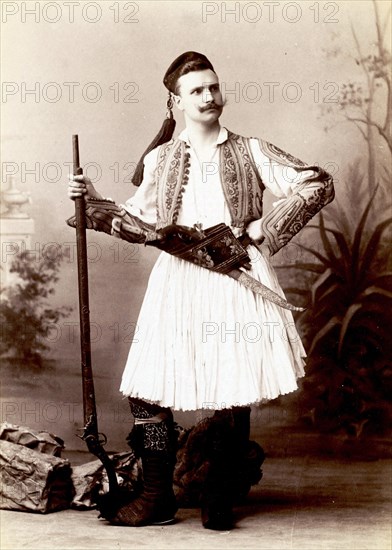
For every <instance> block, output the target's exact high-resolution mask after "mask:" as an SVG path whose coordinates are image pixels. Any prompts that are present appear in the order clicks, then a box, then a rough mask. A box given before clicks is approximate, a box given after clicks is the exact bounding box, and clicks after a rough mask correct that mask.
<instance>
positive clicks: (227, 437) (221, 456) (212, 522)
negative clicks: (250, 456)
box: [201, 411, 234, 531]
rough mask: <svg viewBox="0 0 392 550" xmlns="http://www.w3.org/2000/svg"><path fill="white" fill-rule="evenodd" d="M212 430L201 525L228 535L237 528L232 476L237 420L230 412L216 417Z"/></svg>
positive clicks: (221, 413)
mask: <svg viewBox="0 0 392 550" xmlns="http://www.w3.org/2000/svg"><path fill="white" fill-rule="evenodd" d="M211 426H213V429H211V433H210V441H209V444H208V447H209V451H208V454H209V457H208V462H209V468H208V473H207V476H206V479H205V481H204V485H203V489H202V494H201V521H202V524H203V527H205V528H206V529H212V530H215V531H226V530H230V529H232V527H233V510H232V507H233V491H232V487H231V476H232V472H233V467H234V461H233V458H234V455H233V448H232V443H233V442H232V434H233V419H232V415H231V414H230V411H219V414H217V413H215V416H214V422H213V423H212V424H211Z"/></svg>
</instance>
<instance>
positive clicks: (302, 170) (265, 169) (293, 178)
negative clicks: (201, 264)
mask: <svg viewBox="0 0 392 550" xmlns="http://www.w3.org/2000/svg"><path fill="white" fill-rule="evenodd" d="M250 141H251V149H252V154H253V157H254V161H255V163H256V165H257V167H258V170H259V173H260V176H261V178H262V180H263V183H264V185H265V187H266V188H267V189H269V190H270V191H271V192H272V193H273V195H275V196H276V197H277V198H278V199H279V200H278V201H277V202H275V203H274V204H273V208H272V209H271V211H270V212H268V213H267V214H266V215H265V216H263V217H262V218H260V219H259V220H255V221H253V222H251V223H250V224H249V225H248V228H247V230H248V233H249V234H250V236H251V237H252V238H253V239H255V240H262V239H263V238H265V244H266V245H267V246H268V248H269V250H270V252H271V254H275V253H276V252H278V250H279V249H280V248H282V247H283V246H284V245H285V244H287V243H288V242H289V241H290V240H291V239H292V238H293V237H294V235H296V234H297V233H298V232H299V231H300V230H301V229H302V228H303V227H304V226H305V225H306V224H307V223H308V221H309V220H310V219H311V218H313V216H315V214H317V212H319V211H320V210H321V209H322V208H323V207H324V206H325V205H326V204H328V203H329V202H331V201H332V200H333V198H334V187H333V182H332V176H331V175H330V174H328V173H327V172H326V171H325V170H323V169H322V168H320V167H319V166H311V165H306V164H305V163H303V162H302V161H301V160H299V159H297V158H295V157H293V156H291V155H290V154H288V153H285V152H284V151H282V150H281V149H279V148H278V147H276V146H275V145H272V144H271V143H268V142H266V141H264V140H261V139H251V140H250Z"/></svg>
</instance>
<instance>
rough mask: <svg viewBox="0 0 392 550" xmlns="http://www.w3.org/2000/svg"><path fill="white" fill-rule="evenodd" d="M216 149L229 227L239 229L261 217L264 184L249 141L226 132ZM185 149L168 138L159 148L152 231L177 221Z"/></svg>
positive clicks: (184, 179) (183, 182)
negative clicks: (217, 149) (227, 210)
mask: <svg viewBox="0 0 392 550" xmlns="http://www.w3.org/2000/svg"><path fill="white" fill-rule="evenodd" d="M218 148H219V170H220V178H221V183H222V188H223V193H224V196H225V199H226V202H227V205H228V208H229V211H230V215H231V225H232V227H238V228H241V229H243V228H244V227H245V226H246V225H247V224H248V223H249V222H251V221H252V220H255V219H258V218H261V216H262V208H263V191H264V185H263V182H262V180H261V178H260V175H259V173H258V170H257V167H256V164H255V162H254V160H253V157H252V153H251V149H250V144H249V138H246V137H242V136H239V135H237V134H233V133H232V132H229V134H228V139H227V140H226V141H225V142H224V143H222V144H220V145H218ZM188 149H189V146H188V145H187V144H186V143H185V142H184V141H183V140H180V139H172V140H171V141H169V142H168V143H165V144H163V145H162V146H161V149H160V151H159V154H158V162H157V168H156V171H155V181H156V188H157V225H156V229H161V228H162V227H165V226H167V225H170V224H173V223H176V222H177V218H178V214H179V211H180V208H181V203H182V195H183V193H184V190H185V186H186V184H187V183H188V178H189V168H190V154H189V150H188Z"/></svg>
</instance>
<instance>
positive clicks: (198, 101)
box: [174, 69, 223, 124]
mask: <svg viewBox="0 0 392 550" xmlns="http://www.w3.org/2000/svg"><path fill="white" fill-rule="evenodd" d="M177 88H178V95H177V96H174V100H175V103H176V105H177V107H178V108H179V109H180V110H181V111H184V116H185V118H188V119H190V120H192V121H194V122H204V123H206V124H211V123H213V122H215V121H216V120H218V118H219V117H220V115H221V114H222V110H223V99H222V94H221V92H220V89H219V79H218V77H217V76H216V74H215V73H214V71H211V70H210V69H207V70H205V71H192V72H190V73H187V74H184V75H183V76H181V77H180V78H179V79H178V82H177Z"/></svg>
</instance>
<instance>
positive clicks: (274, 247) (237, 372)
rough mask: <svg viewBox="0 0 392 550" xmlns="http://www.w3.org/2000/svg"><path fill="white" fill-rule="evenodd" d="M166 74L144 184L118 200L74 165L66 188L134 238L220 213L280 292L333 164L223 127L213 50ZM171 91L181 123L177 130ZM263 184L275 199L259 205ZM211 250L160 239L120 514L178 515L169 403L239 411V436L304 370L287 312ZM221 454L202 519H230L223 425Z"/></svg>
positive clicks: (129, 392) (132, 371)
mask: <svg viewBox="0 0 392 550" xmlns="http://www.w3.org/2000/svg"><path fill="white" fill-rule="evenodd" d="M163 82H164V85H165V86H166V88H167V89H168V91H169V102H168V107H169V117H168V119H167V120H166V122H165V123H164V126H163V128H162V130H161V132H160V134H159V135H158V136H157V138H156V139H155V140H154V142H153V143H152V144H151V146H150V147H149V148H148V150H147V151H146V152H145V154H144V155H143V157H142V162H141V163H139V166H138V168H137V170H136V172H135V177H134V183H135V184H136V185H138V186H139V187H138V190H137V192H136V193H135V195H134V196H133V197H132V198H131V199H129V200H128V201H127V202H126V203H125V204H124V205H120V206H117V205H115V204H114V203H111V202H110V201H109V200H106V199H103V197H102V196H101V195H100V194H99V193H98V192H97V191H96V190H95V189H94V187H93V186H92V185H91V182H90V181H89V179H88V178H87V177H84V176H75V177H73V179H72V180H71V182H70V186H69V196H70V197H71V198H72V199H74V198H76V197H78V196H80V195H81V193H84V194H85V196H86V200H87V203H88V208H87V212H90V214H91V216H90V225H91V227H93V228H94V229H97V230H104V231H107V232H109V233H112V234H116V235H117V236H120V237H124V235H125V234H128V236H129V235H130V234H131V235H132V234H133V235H134V241H133V242H140V243H142V242H144V243H147V244H148V241H154V239H158V241H159V239H160V238H162V239H163V241H164V242H169V244H170V238H169V239H167V233H166V237H163V235H165V230H166V228H168V227H170V228H173V227H174V228H176V227H177V226H186V227H187V228H192V227H193V228H196V229H195V231H200V232H201V234H203V233H202V232H203V230H207V229H208V228H211V227H215V226H217V225H218V226H219V224H225V226H229V228H230V229H231V231H232V233H233V234H234V236H235V237H237V238H238V242H239V243H242V246H243V248H244V249H246V253H247V254H248V255H249V259H250V265H249V264H248V265H247V268H248V270H247V273H248V276H249V277H250V278H251V279H252V280H253V281H255V284H257V283H258V282H259V283H263V284H264V285H266V287H269V289H271V292H272V294H274V293H275V295H278V298H279V299H281V300H284V296H283V293H282V290H281V288H280V286H279V283H278V280H277V277H276V274H275V272H274V270H273V268H272V267H271V265H270V261H269V257H270V255H272V254H275V253H276V252H277V251H278V250H279V249H280V248H281V247H283V246H284V245H285V244H286V243H287V242H288V241H289V240H290V239H291V238H292V237H293V236H294V235H295V234H296V233H298V231H299V230H300V229H301V228H302V227H303V226H304V225H305V224H306V223H307V222H308V221H309V220H310V219H311V218H312V217H313V216H314V215H315V214H316V213H317V212H318V211H319V210H320V209H321V208H322V207H324V206H325V205H326V204H328V203H329V202H330V201H331V200H332V199H333V197H334V191H333V184H332V178H331V176H330V175H329V174H327V173H326V172H325V171H323V170H322V169H320V168H318V167H316V166H307V165H305V164H304V163H303V162H301V161H299V160H298V159H296V158H294V157H292V156H291V155H289V154H287V153H285V152H283V151H282V150H281V149H279V148H278V147H275V146H273V145H272V144H270V143H268V142H266V141H264V140H263V139H259V138H245V137H242V136H240V135H237V134H234V133H232V132H230V131H228V130H227V129H226V128H224V127H222V126H221V125H220V123H219V118H220V115H221V113H222V110H223V105H224V101H223V98H222V95H221V92H220V88H219V80H218V76H217V74H216V72H215V70H214V68H213V66H212V64H211V63H210V61H209V60H208V59H207V58H206V57H205V56H204V55H202V54H199V53H197V52H186V53H184V54H182V55H180V56H179V57H178V58H177V59H176V60H175V61H174V62H173V63H172V64H171V65H170V67H169V69H168V70H167V72H166V74H165V76H164V80H163ZM172 102H173V103H174V104H175V105H176V106H177V107H178V109H179V110H180V111H182V112H183V114H184V119H185V125H186V127H185V130H184V131H182V132H181V133H180V135H179V136H178V137H177V138H175V139H173V138H172V134H173V130H174V123H173V118H172V113H171V107H172ZM266 188H267V189H269V190H270V191H271V192H272V193H273V194H274V195H275V196H276V197H278V199H279V200H278V201H277V202H276V203H275V204H274V206H273V208H272V210H271V211H270V212H268V213H267V214H266V215H264V216H263V213H262V204H263V191H264V189H266ZM105 208H106V211H105ZM104 211H105V212H106V214H107V213H108V212H109V213H110V215H109V218H107V216H106V214H105V213H102V212H104ZM108 219H109V222H108V221H107V220H108ZM206 233H207V232H206ZM169 237H170V233H169ZM180 237H181V236H180ZM165 238H166V241H165ZM181 238H182V237H181ZM130 240H132V239H130ZM229 241H230V240H229ZM229 241H227V242H229ZM225 242H226V241H225ZM230 243H231V241H230ZM230 246H232V245H231V244H230ZM161 248H163V250H165V248H164V246H161ZM206 250H207V249H205V248H203V249H198V251H197V255H196V253H195V251H194V249H192V251H191V256H192V257H191V258H189V257H187V258H185V259H184V258H183V257H177V256H176V255H173V254H172V253H167V252H165V251H164V252H162V253H161V255H160V256H159V258H158V260H157V262H156V264H155V266H154V268H153V270H152V273H151V276H150V279H149V284H148V288H147V291H146V294H145V298H144V302H143V305H142V307H141V311H140V315H139V318H138V322H137V325H138V329H139V332H138V342H137V343H135V344H134V345H132V347H131V350H130V352H129V357H128V361H127V364H126V366H125V370H124V374H123V378H122V383H121V388H120V390H121V392H122V393H123V394H124V395H125V396H128V398H129V402H130V405H131V410H132V414H133V416H134V419H135V427H134V432H133V436H132V444H133V446H134V447H135V448H136V449H138V450H139V452H140V456H141V458H142V464H143V476H144V489H143V492H142V493H141V495H140V496H138V497H137V498H136V499H135V500H133V501H131V502H129V503H125V504H122V505H120V504H118V505H117V506H114V507H113V508H112V509H111V510H109V511H108V510H106V512H104V515H105V516H106V517H107V519H109V521H111V522H112V523H116V524H123V525H131V526H139V525H151V524H164V523H168V522H171V521H172V520H173V518H174V515H175V513H176V510H177V506H176V502H175V497H174V494H173V489H172V483H173V468H174V458H173V457H174V455H175V450H174V439H175V438H174V436H173V431H174V429H173V416H172V412H171V410H172V409H174V410H183V411H187V410H197V409H202V408H205V407H206V406H210V405H211V404H212V403H213V404H216V406H217V407H218V408H222V409H231V410H232V411H233V419H234V427H237V428H238V429H237V433H238V434H240V435H239V441H240V439H241V429H242V434H243V427H244V425H245V432H246V431H247V430H249V412H250V408H249V407H250V405H251V404H256V403H260V402H262V401H267V400H270V399H275V398H276V397H278V396H279V395H283V394H287V393H289V392H292V391H294V390H296V389H297V382H296V380H297V379H298V378H299V377H301V376H303V374H304V357H305V352H304V349H303V346H302V344H301V341H300V338H299V336H298V334H297V332H296V331H295V329H294V328H293V327H294V323H293V317H292V314H291V312H290V311H288V310H287V309H285V308H284V307H281V306H280V305H279V301H277V300H274V299H273V300H270V299H268V298H265V297H263V295H260V294H257V293H255V292H253V290H252V288H251V287H247V286H246V285H243V284H240V282H239V280H236V279H235V278H234V277H228V276H227V272H223V271H221V272H219V271H217V270H216V271H214V270H213V269H208V268H207V269H206V267H211V265H213V264H214V258H212V259H211V255H210V254H209V253H207V252H208V250H207V252H206ZM196 256H197V257H196ZM241 270H242V271H244V268H241ZM280 297H282V298H280ZM252 327H253V328H256V329H259V330H260V328H261V329H262V333H261V337H257V338H255V337H253V338H252V335H251V334H249V333H247V330H249V329H252ZM247 334H248V337H247ZM246 426H248V427H247V428H246ZM234 432H235V430H234ZM238 448H239V449H240V448H241V445H239V446H238ZM239 452H240V451H239ZM213 454H214V456H213V457H211V467H210V471H209V473H208V474H207V476H206V481H205V487H204V489H203V495H202V500H201V504H202V523H203V525H204V527H206V528H210V529H229V528H231V527H232V525H233V516H232V495H231V493H230V480H229V479H227V478H228V476H229V475H230V465H231V461H232V460H233V456H232V453H230V452H229V446H228V441H227V438H226V439H225V435H224V434H223V435H222V437H221V438H220V439H219V438H218V442H217V443H216V445H215V447H214V451H213ZM237 458H238V457H237Z"/></svg>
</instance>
